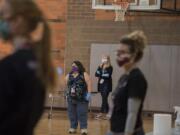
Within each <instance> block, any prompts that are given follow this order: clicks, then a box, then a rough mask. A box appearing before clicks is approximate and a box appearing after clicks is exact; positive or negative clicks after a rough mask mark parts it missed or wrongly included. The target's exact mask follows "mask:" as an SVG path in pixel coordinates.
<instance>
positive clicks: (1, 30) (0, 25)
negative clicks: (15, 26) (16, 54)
mask: <svg viewBox="0 0 180 135" xmlns="http://www.w3.org/2000/svg"><path fill="white" fill-rule="evenodd" d="M0 38H1V39H3V40H8V39H9V38H10V27H9V24H8V23H7V22H5V21H3V20H0Z"/></svg>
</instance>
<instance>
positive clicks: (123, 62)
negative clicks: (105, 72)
mask: <svg viewBox="0 0 180 135" xmlns="http://www.w3.org/2000/svg"><path fill="white" fill-rule="evenodd" d="M129 61H130V58H128V57H125V58H124V59H123V60H118V59H116V62H117V64H118V66H119V67H122V66H123V65H124V64H126V63H128V62H129Z"/></svg>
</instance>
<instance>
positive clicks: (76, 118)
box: [68, 100, 88, 129]
mask: <svg viewBox="0 0 180 135" xmlns="http://www.w3.org/2000/svg"><path fill="white" fill-rule="evenodd" d="M68 116H69V120H70V127H71V128H74V129H77V127H78V122H80V129H87V120H88V102H79V101H71V100H68Z"/></svg>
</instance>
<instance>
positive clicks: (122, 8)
mask: <svg viewBox="0 0 180 135" xmlns="http://www.w3.org/2000/svg"><path fill="white" fill-rule="evenodd" d="M113 5H114V8H115V15H116V16H115V21H124V20H125V13H126V11H127V9H128V7H129V2H126V1H119V0H114V4H113Z"/></svg>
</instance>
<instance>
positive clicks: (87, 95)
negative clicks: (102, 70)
mask: <svg viewBox="0 0 180 135" xmlns="http://www.w3.org/2000/svg"><path fill="white" fill-rule="evenodd" d="M85 99H86V100H87V101H90V100H91V93H90V92H88V93H87V94H86V97H85Z"/></svg>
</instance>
